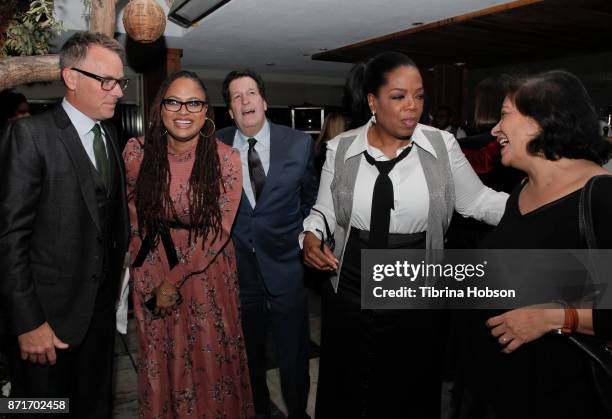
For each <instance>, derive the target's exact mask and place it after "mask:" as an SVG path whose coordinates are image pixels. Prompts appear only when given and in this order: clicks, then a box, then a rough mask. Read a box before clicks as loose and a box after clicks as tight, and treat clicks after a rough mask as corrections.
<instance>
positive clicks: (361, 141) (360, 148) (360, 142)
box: [343, 118, 438, 161]
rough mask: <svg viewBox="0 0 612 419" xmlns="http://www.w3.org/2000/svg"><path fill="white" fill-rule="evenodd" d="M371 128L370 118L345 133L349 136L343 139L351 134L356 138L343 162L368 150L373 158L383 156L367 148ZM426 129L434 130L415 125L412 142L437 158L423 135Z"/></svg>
mask: <svg viewBox="0 0 612 419" xmlns="http://www.w3.org/2000/svg"><path fill="white" fill-rule="evenodd" d="M371 126H372V118H370V120H369V121H368V122H367V123H366V124H365V125H363V126H361V127H359V128H357V129H355V130H352V131H347V133H346V134H349V135H343V136H344V137H348V136H351V134H352V135H356V136H357V138H355V140H354V141H353V143H352V144H351V146H350V147H349V149H348V150H347V151H346V154H345V156H344V160H345V161H346V160H347V159H348V158H350V157H353V156H356V155H358V154H361V153H363V152H364V151H366V150H368V152H370V151H369V150H372V153H370V155H371V156H372V157H374V158H378V157H380V156H382V155H383V153H382V152H381V151H380V150H378V149H376V148H373V147H371V146H369V144H368V129H369V128H370V127H371ZM428 129H431V130H435V128H431V127H428V126H427V125H421V124H417V126H416V128H415V129H414V132H413V133H412V142H413V143H414V144H416V145H417V146H418V147H420V148H422V149H423V150H425V151H427V152H428V153H429V154H431V155H432V156H434V157H435V158H438V156H437V154H436V151H435V150H434V148H433V146H432V145H431V142H430V141H429V139H428V138H427V136H426V135H425V133H424V131H425V130H428Z"/></svg>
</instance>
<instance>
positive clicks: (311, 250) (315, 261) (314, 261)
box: [304, 231, 338, 271]
mask: <svg viewBox="0 0 612 419" xmlns="http://www.w3.org/2000/svg"><path fill="white" fill-rule="evenodd" d="M304 263H305V264H306V265H307V266H310V267H311V268H315V269H319V270H321V271H333V270H335V269H338V259H336V256H334V253H333V252H332V251H331V250H330V248H329V247H327V245H324V247H323V251H321V240H319V239H318V238H317V236H315V235H314V234H313V233H312V232H310V231H307V232H306V234H304Z"/></svg>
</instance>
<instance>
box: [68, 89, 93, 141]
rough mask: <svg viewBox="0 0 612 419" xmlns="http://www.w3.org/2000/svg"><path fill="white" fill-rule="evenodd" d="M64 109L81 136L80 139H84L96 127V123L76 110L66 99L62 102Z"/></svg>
mask: <svg viewBox="0 0 612 419" xmlns="http://www.w3.org/2000/svg"><path fill="white" fill-rule="evenodd" d="M62 107H63V108H64V111H66V114H67V115H68V118H70V122H72V125H73V126H74V128H75V129H76V131H77V133H78V134H79V137H80V138H84V137H85V136H86V135H87V134H88V133H89V132H90V131H91V129H92V128H93V127H94V125H95V124H96V121H94V120H93V119H91V118H90V117H88V116H87V115H85V114H84V113H83V112H81V111H79V110H78V109H77V108H75V107H74V105H72V104H71V103H70V102H68V100H66V98H64V100H62Z"/></svg>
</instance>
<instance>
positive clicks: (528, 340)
mask: <svg viewBox="0 0 612 419" xmlns="http://www.w3.org/2000/svg"><path fill="white" fill-rule="evenodd" d="M492 133H493V135H495V136H496V137H497V140H498V141H499V143H500V145H501V146H502V150H501V156H502V163H503V164H504V165H506V166H511V167H514V168H517V169H520V170H522V171H524V172H525V173H526V174H527V179H526V180H525V181H524V182H523V183H521V184H520V185H519V186H517V188H516V189H515V190H514V192H513V193H512V195H511V196H510V198H509V199H508V203H507V205H506V212H505V214H504V217H503V218H502V220H501V222H500V223H499V225H498V227H497V228H496V229H495V230H494V231H493V232H492V233H491V234H490V235H489V236H488V237H487V238H486V239H485V240H484V243H483V247H485V248H491V249H519V248H528V249H577V248H584V245H582V244H581V243H582V240H581V235H580V232H579V227H578V203H579V199H580V194H581V191H582V188H583V187H584V186H585V184H586V183H587V182H588V181H589V180H590V179H592V178H593V177H595V176H599V175H607V174H609V173H608V172H607V171H606V170H604V169H602V168H601V164H602V163H604V162H606V161H607V160H608V158H609V157H610V153H611V151H612V150H611V149H612V145H611V144H610V143H609V142H607V141H605V140H604V139H603V138H602V137H601V136H600V135H599V126H598V122H597V114H596V113H595V111H594V107H593V105H592V102H591V100H590V98H589V96H588V94H587V92H586V90H585V88H584V86H583V85H582V83H581V82H580V81H579V80H578V78H576V77H575V76H574V75H572V74H570V73H567V72H564V71H551V72H547V73H543V74H540V75H536V76H531V77H527V78H525V79H521V80H518V81H516V82H515V83H514V84H513V85H512V86H511V87H510V89H509V92H508V94H507V96H506V99H505V100H504V103H503V107H502V116H501V120H500V121H499V123H498V124H497V125H496V126H495V127H494V128H493V130H492ZM591 202H592V218H593V224H594V229H595V236H596V239H597V244H598V247H600V248H612V235H610V231H612V219H611V218H610V213H611V212H612V177H609V176H600V177H598V178H597V179H596V182H595V183H594V186H593V190H592V199H591ZM574 310H575V309H574V308H572V307H571V306H565V307H564V306H562V305H559V306H558V308H557V309H543V308H536V307H531V308H522V309H516V310H511V311H508V312H505V313H496V314H498V315H496V316H491V315H490V314H491V313H488V315H486V317H488V319H487V318H486V317H484V318H483V316H485V314H480V320H479V321H478V322H475V323H473V324H472V326H473V328H472V329H471V330H470V329H468V330H467V331H466V333H468V334H469V335H468V336H465V338H466V339H465V340H466V341H469V342H471V348H469V349H468V350H467V351H466V353H467V354H468V355H466V359H465V360H464V362H463V363H462V368H463V374H460V382H461V383H462V384H464V385H465V389H466V393H465V394H466V395H468V396H467V397H464V399H463V400H464V401H465V400H468V399H469V400H470V401H471V403H464V404H463V405H462V408H461V410H462V411H461V413H460V415H459V416H460V417H462V418H470V419H478V418H525V417H530V418H531V417H533V418H555V419H560V418H568V419H569V418H603V417H607V416H605V414H604V413H603V407H602V405H601V402H600V399H599V398H598V395H597V392H596V390H595V388H594V383H593V381H592V378H591V372H590V365H589V362H590V360H589V357H588V356H587V355H585V354H584V353H583V352H581V351H580V350H579V349H578V348H577V347H575V345H573V344H572V342H570V341H569V340H568V339H567V338H563V336H558V335H554V334H551V333H549V332H551V331H554V330H557V329H562V330H563V333H585V334H593V331H595V334H596V335H597V334H605V333H607V334H608V336H609V335H610V334H611V333H612V331H610V330H608V331H607V332H606V331H605V328H606V327H610V324H611V322H610V315H609V314H608V313H609V312H607V311H596V310H595V311H591V310H586V309H585V310H582V309H579V310H577V312H576V311H574ZM566 312H567V313H568V314H574V313H577V314H578V319H576V318H575V317H574V318H573V321H572V322H569V323H570V324H568V323H567V322H566V321H565V319H566V317H565V315H566ZM591 315H592V317H591ZM475 316H478V314H476V315H475ZM572 317H573V316H568V317H567V318H569V319H572ZM485 322H486V327H485ZM606 325H607V326H606Z"/></svg>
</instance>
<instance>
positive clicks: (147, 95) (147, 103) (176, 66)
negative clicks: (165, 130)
mask: <svg viewBox="0 0 612 419" xmlns="http://www.w3.org/2000/svg"><path fill="white" fill-rule="evenodd" d="M160 54H161V55H162V57H161V60H157V59H156V60H152V62H154V63H156V64H153V65H151V66H148V67H146V68H145V69H144V70H143V72H142V85H143V100H144V122H145V125H144V127H145V132H146V127H147V126H148V123H149V112H150V109H151V106H152V105H155V106H157V104H154V103H153V101H154V99H155V95H156V94H157V90H158V89H159V87H160V86H161V84H162V83H163V81H164V79H165V78H166V76H167V75H168V74H172V73H175V72H177V71H179V70H180V69H181V57H182V56H183V50H182V49H178V48H164V49H162V50H161V51H160Z"/></svg>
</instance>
